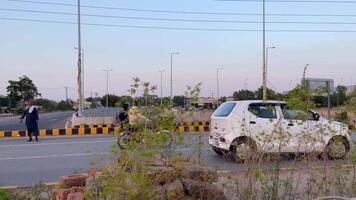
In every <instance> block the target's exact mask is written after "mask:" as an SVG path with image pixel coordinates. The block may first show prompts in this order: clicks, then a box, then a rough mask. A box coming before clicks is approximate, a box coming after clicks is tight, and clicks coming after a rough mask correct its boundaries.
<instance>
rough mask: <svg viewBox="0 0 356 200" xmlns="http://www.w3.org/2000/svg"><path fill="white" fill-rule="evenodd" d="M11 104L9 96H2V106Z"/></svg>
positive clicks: (0, 103)
mask: <svg viewBox="0 0 356 200" xmlns="http://www.w3.org/2000/svg"><path fill="white" fill-rule="evenodd" d="M7 106H9V98H8V97H4V96H0V107H7Z"/></svg>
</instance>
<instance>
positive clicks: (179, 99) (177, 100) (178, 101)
mask: <svg viewBox="0 0 356 200" xmlns="http://www.w3.org/2000/svg"><path fill="white" fill-rule="evenodd" d="M185 104H186V97H185V96H174V97H173V105H174V106H177V107H184V106H185Z"/></svg>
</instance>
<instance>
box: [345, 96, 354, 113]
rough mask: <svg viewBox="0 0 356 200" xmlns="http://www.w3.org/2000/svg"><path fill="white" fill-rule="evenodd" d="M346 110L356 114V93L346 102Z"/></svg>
mask: <svg viewBox="0 0 356 200" xmlns="http://www.w3.org/2000/svg"><path fill="white" fill-rule="evenodd" d="M346 108H347V110H348V111H350V112H353V113H355V114H356V91H355V92H353V93H352V94H351V95H350V98H349V100H347V102H346Z"/></svg>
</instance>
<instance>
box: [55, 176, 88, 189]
mask: <svg viewBox="0 0 356 200" xmlns="http://www.w3.org/2000/svg"><path fill="white" fill-rule="evenodd" d="M87 177H88V176H86V175H83V174H73V175H68V176H62V177H61V178H60V182H61V185H62V186H63V188H72V187H83V186H85V182H86V179H87Z"/></svg>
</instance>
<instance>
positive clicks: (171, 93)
mask: <svg viewBox="0 0 356 200" xmlns="http://www.w3.org/2000/svg"><path fill="white" fill-rule="evenodd" d="M178 54H180V53H179V52H175V53H171V91H170V104H171V105H173V55H178Z"/></svg>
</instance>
